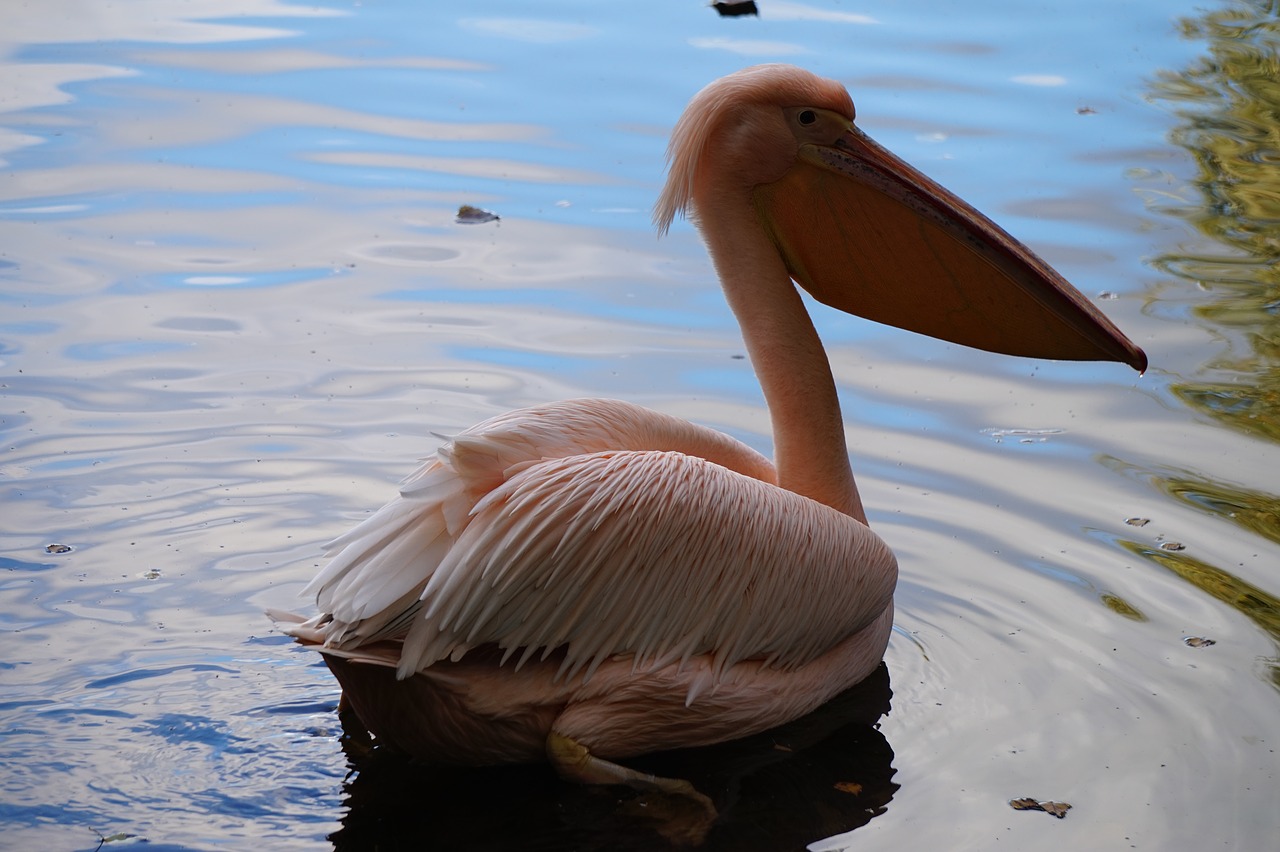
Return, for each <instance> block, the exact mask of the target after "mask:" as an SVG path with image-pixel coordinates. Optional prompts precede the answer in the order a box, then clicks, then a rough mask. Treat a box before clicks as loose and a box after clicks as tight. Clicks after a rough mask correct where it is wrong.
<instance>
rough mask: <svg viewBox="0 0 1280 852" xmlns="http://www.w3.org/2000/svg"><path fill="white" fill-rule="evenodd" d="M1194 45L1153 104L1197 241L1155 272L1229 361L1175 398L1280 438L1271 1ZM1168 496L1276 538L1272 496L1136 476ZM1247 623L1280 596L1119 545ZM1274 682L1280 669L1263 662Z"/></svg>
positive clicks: (1278, 518)
mask: <svg viewBox="0 0 1280 852" xmlns="http://www.w3.org/2000/svg"><path fill="white" fill-rule="evenodd" d="M1180 26H1181V28H1182V32H1183V35H1184V36H1185V37H1186V38H1188V39H1194V40H1198V41H1203V42H1204V43H1205V51H1204V54H1203V55H1202V56H1201V57H1200V58H1199V59H1197V60H1196V61H1194V62H1193V63H1191V65H1190V66H1189V67H1187V68H1186V69H1184V70H1182V71H1180V72H1177V71H1168V72H1164V73H1162V74H1160V75H1159V76H1158V77H1157V78H1156V80H1155V81H1154V82H1153V84H1152V97H1153V99H1154V100H1155V101H1156V102H1158V103H1161V104H1164V105H1166V106H1168V107H1169V108H1171V109H1172V111H1173V113H1174V115H1175V116H1177V118H1178V120H1179V123H1178V125H1177V127H1176V128H1175V129H1174V130H1173V132H1172V134H1171V136H1170V138H1171V141H1173V142H1174V143H1175V144H1177V145H1179V146H1181V147H1182V148H1184V149H1186V151H1187V152H1188V153H1189V154H1190V155H1191V157H1192V158H1193V160H1194V162H1195V166H1196V175H1195V178H1194V181H1193V184H1192V188H1193V198H1192V200H1190V201H1188V202H1186V203H1184V204H1179V205H1176V206H1168V207H1164V208H1162V210H1161V212H1164V213H1169V214H1171V215H1176V216H1178V217H1180V218H1182V219H1184V220H1186V221H1187V222H1189V223H1191V224H1192V225H1194V227H1195V228H1196V229H1197V230H1198V231H1199V233H1200V234H1201V235H1202V236H1203V237H1204V239H1203V240H1202V241H1200V242H1199V243H1198V244H1197V245H1196V246H1194V247H1191V248H1185V247H1184V248H1183V249H1182V250H1180V251H1178V252H1176V253H1173V252H1171V253H1167V254H1165V255H1163V256H1161V257H1159V258H1157V259H1156V260H1155V261H1154V263H1155V265H1156V266H1157V267H1158V268H1159V269H1161V270H1162V271H1164V272H1166V273H1168V274H1170V275H1173V276H1176V277H1177V278H1180V279H1183V280H1186V281H1190V282H1193V283H1194V285H1195V287H1196V288H1197V289H1198V290H1203V291H1205V292H1204V293H1198V294H1197V295H1198V296H1200V297H1201V298H1199V299H1197V302H1196V304H1195V307H1194V308H1193V312H1194V313H1195V315H1196V316H1198V317H1199V318H1200V319H1201V320H1202V321H1204V322H1206V323H1207V324H1209V325H1210V326H1211V327H1212V328H1213V329H1215V330H1216V331H1218V332H1220V333H1221V335H1222V337H1223V338H1224V339H1226V340H1228V341H1230V342H1231V346H1230V347H1229V348H1228V350H1227V351H1226V353H1225V354H1223V355H1220V356H1217V357H1215V358H1214V359H1212V360H1211V361H1210V362H1208V363H1206V364H1204V365H1202V369H1201V370H1200V371H1199V372H1198V374H1197V375H1195V376H1193V377H1192V378H1177V379H1175V380H1174V381H1173V382H1172V384H1171V386H1170V387H1171V390H1172V392H1173V393H1174V394H1175V395H1176V396H1177V397H1178V398H1179V399H1180V400H1182V401H1183V403H1185V404H1186V405H1187V406H1188V407H1190V408H1192V409H1194V410H1196V411H1199V412H1202V413H1204V414H1206V415H1207V416H1209V417H1211V418H1212V419H1214V420H1216V421H1217V422H1219V423H1221V424H1223V425H1224V426H1226V427H1228V428H1231V429H1234V430H1238V431H1240V432H1243V433H1247V434H1249V435H1251V436H1253V437H1255V438H1259V439H1262V440H1267V441H1274V442H1278V443H1280V3H1278V2H1276V0H1270V2H1264V0H1233V2H1228V3H1227V4H1225V5H1224V6H1223V7H1221V8H1216V9H1212V10H1209V11H1206V12H1204V13H1203V14H1201V15H1199V16H1198V17H1195V18H1187V19H1184V20H1182V21H1181V22H1180ZM1104 463H1108V464H1111V465H1112V466H1113V467H1119V468H1129V469H1128V470H1127V471H1126V473H1128V474H1129V475H1137V476H1140V477H1142V478H1146V479H1147V480H1148V481H1149V483H1150V485H1151V486H1152V487H1153V488H1157V489H1159V490H1161V491H1163V492H1164V493H1166V494H1167V495H1169V496H1171V497H1173V498H1174V499H1176V500H1178V501H1181V502H1184V503H1189V504H1193V505H1195V506H1196V507H1197V508H1199V509H1201V510H1202V511H1205V512H1207V513H1210V514H1214V515H1217V516H1218V517H1220V518H1222V519H1223V520H1226V521H1228V522H1230V523H1232V524H1234V525H1235V526H1237V527H1238V528H1241V529H1245V530H1248V531H1249V532H1251V533H1253V534H1255V535H1257V536H1259V537H1261V538H1263V539H1265V540H1267V541H1270V542H1273V543H1280V495H1277V494H1275V493H1264V492H1261V491H1258V490H1253V489H1246V488H1243V487H1240V486H1238V485H1233V484H1227V483H1220V482H1214V481H1211V480H1209V479H1207V478H1205V477H1203V476H1200V475H1199V474H1196V473H1192V472H1190V471H1186V470H1172V469H1165V470H1142V471H1140V470H1137V469H1136V468H1132V467H1130V466H1128V465H1125V464H1124V463H1122V462H1119V461H1118V460H1116V459H1110V460H1104ZM1121 546H1123V547H1125V548H1126V549H1127V550H1130V551H1131V552H1133V553H1135V554H1138V555H1140V556H1142V557H1144V558H1145V559H1147V560H1150V561H1152V562H1154V563H1156V564H1158V565H1159V566H1161V567H1162V568H1164V569H1166V570H1169V571H1171V572H1173V573H1174V574H1176V575H1177V576H1179V577H1181V578H1182V579H1184V580H1186V581H1187V582H1188V583H1190V584H1192V585H1193V586H1195V587H1196V588H1198V589H1199V590H1201V591H1202V592H1204V593H1206V594H1208V595H1210V596H1212V597H1214V598H1216V599H1217V600H1219V601H1222V602H1223V603H1225V604H1227V605H1229V606H1231V607H1232V608H1234V609H1235V610H1237V611H1238V612H1240V613H1242V614H1243V615H1245V616H1247V617H1248V618H1250V619H1251V620H1252V621H1253V622H1254V623H1255V624H1257V625H1258V627H1259V628H1261V629H1262V630H1263V631H1265V632H1266V633H1267V634H1269V635H1270V636H1271V637H1272V638H1273V639H1274V640H1275V641H1276V642H1277V643H1280V599H1278V598H1277V597H1276V596H1275V595H1273V594H1271V593H1270V592H1268V591H1266V590H1264V589H1262V588H1259V587H1257V586H1256V585H1253V584H1251V583H1249V582H1247V581H1245V580H1244V579H1242V578H1240V577H1238V576H1235V575H1234V574H1232V573H1230V572H1228V571H1225V570H1223V569H1221V568H1218V567H1216V566H1213V565H1209V564H1207V563H1205V562H1203V561H1202V560H1199V559H1196V558H1195V557H1193V556H1191V555H1189V554H1187V553H1185V552H1176V551H1174V552H1170V551H1167V550H1163V549H1159V548H1155V547H1152V546H1150V545H1149V544H1142V543H1139V542H1136V541H1127V542H1121ZM1267 667H1268V670H1269V676H1270V680H1271V681H1272V683H1274V684H1275V685H1276V686H1277V687H1280V661H1278V660H1276V659H1272V660H1268V661H1267Z"/></svg>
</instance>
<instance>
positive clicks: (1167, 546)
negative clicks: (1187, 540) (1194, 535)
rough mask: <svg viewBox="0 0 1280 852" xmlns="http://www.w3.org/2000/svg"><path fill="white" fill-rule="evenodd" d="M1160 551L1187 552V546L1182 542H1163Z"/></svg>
mask: <svg viewBox="0 0 1280 852" xmlns="http://www.w3.org/2000/svg"><path fill="white" fill-rule="evenodd" d="M1160 549H1161V550H1171V551H1173V552H1175V553H1176V552H1178V551H1179V550H1186V549H1187V546H1186V545H1185V544H1183V543H1182V542H1180V541H1162V542H1160Z"/></svg>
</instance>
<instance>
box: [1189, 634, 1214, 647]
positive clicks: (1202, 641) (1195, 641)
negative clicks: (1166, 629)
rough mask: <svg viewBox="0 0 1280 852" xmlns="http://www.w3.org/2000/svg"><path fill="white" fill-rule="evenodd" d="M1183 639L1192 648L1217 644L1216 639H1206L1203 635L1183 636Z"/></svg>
mask: <svg viewBox="0 0 1280 852" xmlns="http://www.w3.org/2000/svg"><path fill="white" fill-rule="evenodd" d="M1182 641H1183V643H1184V644H1186V645H1187V646H1188V647H1191V648H1208V647H1209V646H1210V645H1217V644H1218V642H1217V640H1215V639H1206V638H1205V637H1203V636H1183V637H1182Z"/></svg>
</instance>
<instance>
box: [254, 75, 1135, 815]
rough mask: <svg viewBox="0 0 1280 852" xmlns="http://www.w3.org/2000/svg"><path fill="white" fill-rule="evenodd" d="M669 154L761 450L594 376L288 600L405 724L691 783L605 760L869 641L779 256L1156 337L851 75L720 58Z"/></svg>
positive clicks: (455, 750)
mask: <svg viewBox="0 0 1280 852" xmlns="http://www.w3.org/2000/svg"><path fill="white" fill-rule="evenodd" d="M667 158H668V164H669V173H668V176H667V181H666V185H665V187H664V188H663V190H662V194H661V197H660V198H659V199H658V202H657V205H656V207H655V210H654V220H655V223H656V225H657V227H658V230H659V231H660V232H665V231H666V230H667V229H668V227H669V226H670V225H671V222H672V220H673V219H674V217H675V216H676V215H677V214H680V213H683V214H684V215H686V216H688V217H690V218H691V219H692V221H693V222H695V223H696V225H697V227H698V229H699V230H700V231H701V234H702V237H703V239H704V240H705V242H706V244H707V247H708V249H709V250H710V253H711V258H712V260H713V262H714V265H715V269H716V272H717V273H718V275H719V278H720V283H721V286H722V287H723V289H724V293H725V297H726V299H727V301H728V303H729V306H730V308H732V310H733V312H734V314H735V315H736V316H737V319H738V322H739V323H740V324H741V327H742V334H743V337H744V339H745V341H746V346H747V350H748V352H749V354H750V357H751V362H752V364H753V365H754V367H755V370H756V373H757V375H758V376H759V380H760V384H761V386H762V388H763V391H764V396H765V399H766V401H767V403H768V407H769V414H770V417H771V420H772V426H773V436H774V444H775V448H774V452H775V461H774V462H773V463H770V462H769V460H768V459H766V458H764V457H763V456H761V455H760V454H759V453H757V452H755V451H754V450H752V449H751V448H749V447H747V446H745V445H744V444H742V443H740V442H738V441H737V440H735V439H733V438H731V437H729V436H727V435H723V434H721V433H719V432H716V431H714V430H711V429H708V428H705V427H702V426H698V425H695V424H692V423H687V422H685V421H682V420H679V419H677V418H674V417H671V416H668V415H665V414H661V413H659V412H656V411H651V410H649V409H646V408H642V407H640V406H637V405H633V404H631V403H627V402H619V401H615V400H605V399H578V400H569V401H565V402H554V403H550V404H547V405H542V406H538V407H535V408H528V409H523V410H520V411H513V412H510V413H507V414H502V415H499V416H497V417H494V418H492V419H490V420H486V421H485V422H483V423H481V424H479V425H477V426H474V427H472V428H470V429H467V430H466V431H464V432H462V433H461V434H459V435H457V436H455V437H454V438H452V439H451V440H449V441H447V442H445V443H444V445H443V446H441V447H440V448H439V449H438V450H436V452H435V454H434V455H432V456H430V457H429V458H427V459H426V461H425V462H424V463H423V464H422V466H421V467H419V468H418V469H417V470H416V471H415V472H414V473H413V474H412V475H411V476H410V477H409V478H408V479H407V480H406V481H405V482H404V484H403V487H402V488H401V490H400V494H399V496H397V497H395V498H394V499H393V500H392V501H391V502H390V503H388V504H387V505H386V506H384V507H383V508H382V509H381V510H379V511H378V512H377V513H375V514H374V515H372V516H370V517H369V518H368V519H367V520H365V521H364V522H363V523H361V524H359V525H358V526H357V527H356V528H355V529H353V530H352V531H351V532H349V533H347V534H346V535H344V536H342V537H341V538H339V539H338V540H337V541H335V542H334V543H333V545H332V547H331V553H332V559H331V561H330V562H329V563H328V564H327V566H326V567H325V568H324V569H323V570H322V571H321V572H320V573H319V575H318V576H317V577H316V578H315V579H314V580H313V581H312V582H311V584H310V585H309V586H308V587H307V593H314V594H315V596H316V600H317V603H318V606H319V610H320V615H318V616H316V617H314V618H312V619H310V620H307V621H303V620H302V619H301V618H299V617H297V616H288V615H285V614H279V613H277V614H276V617H277V618H279V619H280V620H282V621H286V622H288V624H287V626H286V628H285V629H286V630H287V632H289V633H290V634H291V635H293V636H295V637H296V638H298V639H299V640H300V641H301V642H303V643H304V644H307V645H310V646H313V647H315V648H316V649H317V650H319V651H320V653H321V654H323V655H324V659H325V660H326V662H327V663H328V665H329V667H330V669H332V671H333V673H334V675H335V676H336V677H337V679H338V681H339V682H340V683H341V685H342V689H343V701H344V705H345V706H346V708H347V709H349V711H350V712H352V713H354V714H355V715H356V716H357V717H358V720H359V722H360V724H362V725H363V726H364V727H365V728H367V730H369V731H371V732H373V733H374V734H375V735H376V736H377V737H378V738H379V739H380V741H383V742H385V743H388V744H390V745H391V746H393V747H394V748H397V749H400V750H402V751H405V752H407V753H409V754H410V755H413V756H416V757H418V758H421V759H423V760H426V761H431V762H435V763H442V764H454V765H458V764H467V765H483V764H498V763H515V762H526V761H535V760H549V761H550V762H551V764H552V765H553V766H554V767H555V769H556V770H557V771H558V772H559V773H560V774H561V775H562V776H564V777H566V778H569V779H573V780H576V781H581V782H585V783H600V784H627V785H631V786H634V787H638V788H641V789H650V790H655V789H656V790H659V791H665V792H668V793H674V794H685V795H688V794H693V795H697V794H696V792H695V791H692V788H691V787H690V786H689V785H688V783H687V782H684V781H681V780H678V779H667V778H659V777H653V776H650V775H645V774H643V773H640V772H638V771H636V770H633V769H630V768H627V767H626V766H623V765H622V764H620V763H618V762H617V761H619V760H625V759H626V758H628V757H631V756H635V755H638V754H642V753H646V752H651V751H659V750H666V749H673V748H680V747H688V746H701V745H708V744H711V743H716V742H722V741H725V740H731V739H736V738H738V737H743V736H746V735H749V734H752V733H756V732H759V731H763V730H765V729H767V728H771V727H773V726H776V725H780V724H782V723H785V722H787V721H790V720H792V719H795V718H797V717H799V716H801V715H803V714H805V713H808V712H809V711H811V710H813V709H814V708H816V707H818V706H819V705H820V704H822V703H823V702H825V701H827V700H828V699H829V698H831V697H833V696H834V695H836V694H837V693H839V692H841V691H842V690H844V689H846V688H848V687H849V686H852V685H853V684H856V683H857V682H859V681H860V680H862V679H863V678H865V677H866V676H867V675H868V674H869V673H870V672H871V671H872V670H873V669H874V668H875V667H876V665H877V664H878V663H879V661H880V659H881V658H882V656H883V654H884V650H885V647H886V644H887V642H888V637H889V632H890V628H891V627H892V624H893V593H894V585H895V583H896V580H897V573H898V569H897V563H896V561H895V559H894V556H893V553H892V552H891V551H890V549H889V547H888V546H887V545H886V544H885V543H884V542H883V541H882V540H881V539H880V538H879V536H877V535H876V534H875V533H874V532H872V531H871V529H870V528H869V527H868V526H867V516H866V512H865V511H864V509H863V506H862V500H861V498H860V497H859V494H858V488H857V485H856V484H855V483H854V478H853V474H852V472H851V470H850V467H849V458H848V453H847V451H846V448H845V434H844V425H843V422H842V419H841V413H840V407H839V404H838V401H837V397H836V387H835V382H834V381H833V379H832V373H831V369H830V365H829V364H828V361H827V358H826V354H825V352H824V350H823V348H822V344H821V342H820V341H819V339H818V336H817V334H816V332H815V330H814V326H813V323H812V322H811V320H810V317H809V315H808V313H807V311H806V309H805V307H804V304H803V303H802V301H801V298H800V294H799V293H798V292H797V289H796V286H795V284H797V283H798V284H799V285H800V286H802V287H804V289H806V290H807V291H808V292H809V293H811V294H812V295H813V296H814V297H815V298H816V299H818V300H819V301H821V302H824V303H826V304H827V305H830V306H832V307H835V308H837V309H839V310H842V311H846V312H849V313H853V314H858V315H860V316H864V317H868V318H871V319H874V320H878V321H881V322H885V323H890V324H892V325H895V326H898V327H901V328H905V329H910V330H913V331H917V332H922V333H924V334H928V335H930V336H933V337H936V338H940V339H943V340H948V341H952V342H956V343H960V344H964V345H967V346H973V347H977V348H981V349H987V350H991V351H995V352H1002V353H1007V354H1011V355H1022V356H1030V357H1038V358H1052V359H1075V360H1114V361H1119V362H1122V363H1126V364H1129V365H1130V366H1132V367H1134V368H1135V369H1137V370H1139V371H1141V370H1143V369H1145V367H1146V356H1145V355H1144V354H1143V353H1142V351H1141V350H1140V349H1138V348H1137V347H1136V346H1135V345H1134V344H1133V343H1131V342H1130V341H1129V340H1128V339H1127V338H1126V337H1125V336H1124V335H1123V334H1122V333H1121V332H1120V331H1119V330H1117V329H1116V328H1115V326H1113V325H1112V324H1111V323H1110V322H1109V321H1108V320H1107V319H1106V318H1105V317H1104V316H1103V315H1102V314H1101V313H1100V312H1099V311H1098V310H1097V309H1096V308H1094V307H1093V305H1092V304H1091V303H1090V302H1089V301H1088V300H1087V299H1086V298H1085V297H1084V296H1083V295H1081V294H1080V293H1079V292H1078V291H1077V290H1076V289H1075V288H1073V287H1072V286H1071V285H1070V284H1068V283H1067V282H1066V281H1065V280H1063V278H1062V277H1061V276H1059V275H1058V274H1057V273H1056V272H1054V271H1053V270H1052V269H1051V268H1050V267H1049V266H1048V265H1047V264H1046V263H1044V261H1042V260H1041V259H1040V258H1038V257H1037V256H1036V255H1034V254H1033V253H1032V252H1031V251H1030V250H1029V249H1027V248H1026V247H1025V246H1023V245H1022V244H1021V243H1019V242H1018V241H1017V240H1015V239H1014V238H1013V237H1011V236H1009V235H1008V234H1007V233H1006V232H1005V231H1003V230H1001V229H1000V227H999V226H997V225H995V224H994V223H993V222H991V221H990V220H989V219H987V218H986V217H985V216H983V215H982V214H981V213H979V212H978V211H977V210H975V209H974V208H972V207H971V206H969V205H968V204H966V203H965V202H963V201H961V200H960V199H959V198H957V197H956V196H955V195H953V194H952V193H950V192H949V191H947V190H946V189H943V188H942V187H941V186H939V185H938V184H937V183H935V182H933V181H932V180H930V179H929V178H927V177H925V176H924V175H923V174H921V173H920V172H919V171H917V170H916V169H914V168H912V167H911V166H909V165H907V164H906V163H905V162H903V161H902V160H900V159H898V158H897V157H895V156H894V155H893V154H891V153H889V152H888V151H887V150H885V149H884V148H882V147H880V146H879V145H878V144H877V143H875V142H874V141H872V140H871V139H870V138H868V137H867V136H866V135H865V134H863V133H862V131H860V130H859V129H858V128H857V127H856V126H855V125H854V109H853V102H852V101H851V100H850V97H849V94H848V92H846V91H845V89H844V87H843V86H841V85H840V84H839V83H836V82H834V81H832V80H826V79H822V78H820V77H817V76H814V75H813V74H811V73H809V72H807V71H803V70H801V69H799V68H794V67H790V66H784V65H763V66H758V67H754V68H748V69H745V70H743V71H739V72H737V73H735V74H731V75H729V76H727V77H724V78H723V79H720V80H717V81H715V82H714V83H712V84H710V85H709V86H707V87H706V88H705V89H703V90H702V91H701V92H699V93H698V94H697V95H696V96H695V97H694V98H693V100H692V101H691V102H690V103H689V106H688V108H687V109H686V110H685V112H684V114H683V115H682V116H681V117H680V120H679V122H678V123H677V124H676V127H675V130H674V132H673V134H672V137H671V142H670V145H669V148H668V153H667Z"/></svg>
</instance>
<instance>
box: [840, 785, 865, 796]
mask: <svg viewBox="0 0 1280 852" xmlns="http://www.w3.org/2000/svg"><path fill="white" fill-rule="evenodd" d="M836 789H837V790H839V791H840V792H841V793H849V794H851V795H854V796H856V795H858V794H859V793H861V792H862V785H861V784H859V783H858V782H857V781H837V782H836Z"/></svg>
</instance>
